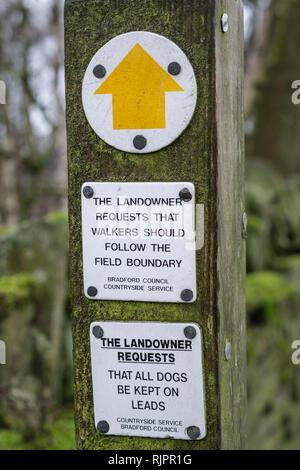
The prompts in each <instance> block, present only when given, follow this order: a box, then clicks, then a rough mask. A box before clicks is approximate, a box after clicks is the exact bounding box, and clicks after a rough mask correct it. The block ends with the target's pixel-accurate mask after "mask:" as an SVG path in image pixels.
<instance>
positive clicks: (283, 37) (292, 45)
mask: <svg viewBox="0 0 300 470" xmlns="http://www.w3.org/2000/svg"><path fill="white" fill-rule="evenodd" d="M267 13H268V16H269V18H268V20H267V23H269V26H268V27H267V28H266V27H265V28H264V32H263V34H262V33H261V37H260V38H259V37H258V38H257V40H258V50H256V62H255V61H253V57H254V56H253V53H252V54H250V55H249V59H248V69H249V74H248V78H247V79H248V83H247V84H248V88H246V104H247V108H248V122H250V124H251V123H252V125H253V126H254V127H253V132H252V133H251V134H250V135H249V136H248V137H247V150H248V155H250V156H255V157H259V158H263V159H266V160H269V161H271V162H273V163H275V165H276V166H277V168H278V169H279V170H280V171H281V172H282V173H283V174H288V173H291V172H295V171H300V139H299V134H300V107H299V106H296V105H294V104H293V103H292V101H291V95H292V91H293V90H292V88H291V86H292V82H293V81H294V80H299V79H300V56H299V44H300V27H299V25H300V2H299V0H272V2H271V4H270V7H269V10H268V11H267ZM265 25H266V24H265ZM251 61H252V62H251ZM253 76H254V80H253ZM255 81H256V85H255V97H254V99H253V100H252V99H251V84H253V82H255ZM249 82H250V85H249ZM249 96H250V98H249ZM251 101H252V103H251Z"/></svg>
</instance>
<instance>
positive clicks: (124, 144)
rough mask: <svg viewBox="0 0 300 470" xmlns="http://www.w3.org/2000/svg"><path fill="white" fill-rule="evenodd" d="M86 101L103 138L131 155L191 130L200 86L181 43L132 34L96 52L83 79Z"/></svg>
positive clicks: (89, 116)
mask: <svg viewBox="0 0 300 470" xmlns="http://www.w3.org/2000/svg"><path fill="white" fill-rule="evenodd" d="M82 101H83V107H84V111H85V114H86V117H87V119H88V121H89V123H90V125H91V127H92V128H93V129H94V131H95V132H96V134H98V136H99V137H101V139H103V140H104V141H105V142H107V143H108V144H110V145H112V146H113V147H115V148H117V149H120V150H123V151H126V152H132V153H149V152H154V151H156V150H159V149H161V148H163V147H165V146H166V145H169V144H170V143H171V142H173V141H174V140H175V139H176V138H177V137H178V136H179V135H180V134H181V133H182V132H183V131H184V129H185V128H186V127H187V125H188V124H189V122H190V120H191V118H192V116H193V113H194V110H195V106H196V101H197V84H196V79H195V74H194V71H193V68H192V66H191V64H190V62H189V60H188V58H187V57H186V55H185V54H184V53H183V52H182V50H181V49H180V48H179V47H178V46H176V44H174V43H173V42H172V41H170V40H169V39H167V38H165V37H163V36H159V35H158V34H154V33H149V32H143V31H138V32H131V33H126V34H122V35H120V36H117V37H115V38H114V39H112V40H111V41H109V42H108V43H107V44H105V45H104V46H103V47H102V48H101V49H99V50H98V52H96V54H95V55H94V57H93V58H92V60H91V62H90V64H89V65H88V68H87V70H86V73H85V76H84V79H83V84H82Z"/></svg>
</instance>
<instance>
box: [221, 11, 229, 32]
mask: <svg viewBox="0 0 300 470" xmlns="http://www.w3.org/2000/svg"><path fill="white" fill-rule="evenodd" d="M221 23H222V31H223V33H227V31H228V29H229V16H228V15H227V13H224V14H223V15H222V19H221Z"/></svg>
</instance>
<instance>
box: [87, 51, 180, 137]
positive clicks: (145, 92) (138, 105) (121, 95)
mask: <svg viewBox="0 0 300 470" xmlns="http://www.w3.org/2000/svg"><path fill="white" fill-rule="evenodd" d="M168 91H183V89H182V88H181V87H180V86H179V85H178V83H177V82H175V80H173V78H172V77H170V75H169V74H168V73H167V72H166V71H165V70H164V69H163V68H162V67H161V66H160V65H159V64H158V63H157V62H156V61H155V60H154V59H153V58H152V57H151V56H150V55H149V54H148V52H146V51H145V49H143V48H142V47H141V46H140V45H139V44H136V45H135V46H134V47H133V49H131V51H130V52H129V53H128V54H127V56H126V57H125V58H124V59H123V60H122V62H120V64H119V65H118V66H117V67H116V68H115V69H114V70H113V72H112V73H111V74H110V75H109V77H107V79H106V80H105V81H104V82H103V83H102V85H100V87H99V88H98V89H97V90H96V91H95V95H107V94H109V95H112V105H113V128H114V129H116V130H119V129H164V128H165V127H166V112H165V93H166V92H168Z"/></svg>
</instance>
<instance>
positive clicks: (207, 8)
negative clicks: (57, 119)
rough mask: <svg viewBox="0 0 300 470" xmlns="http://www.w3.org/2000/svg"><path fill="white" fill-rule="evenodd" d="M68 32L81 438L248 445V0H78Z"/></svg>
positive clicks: (93, 445) (100, 442)
mask: <svg viewBox="0 0 300 470" xmlns="http://www.w3.org/2000/svg"><path fill="white" fill-rule="evenodd" d="M65 40H66V97H67V131H68V160H69V217H70V261H71V283H70V293H71V302H72V317H73V338H74V380H75V412H76V438H77V446H78V448H82V449H111V450H119V449H135V450H139V449H166V450H167V449H177V450H180V449H182V450H184V449H189V450H191V449H217V448H244V447H245V446H246V381H245V372H246V367H245V362H246V361H245V307H244V300H245V295H244V287H245V239H244V238H245V237H244V235H243V232H244V231H245V230H244V228H243V219H245V216H244V186H243V178H244V174H243V171H244V153H243V150H244V148H243V98H242V97H243V47H242V40H243V22H242V5H241V2H240V1H239V0H216V1H215V2H207V1H206V0H198V1H197V2H195V1H194V0H182V1H176V2H174V1H171V0H168V1H166V2H161V0H151V1H150V2H149V1H148V0H127V1H126V2H125V1H121V2H115V1H112V0H105V1H103V2H98V1H95V0H82V1H76V0H67V1H66V9H65ZM203 208H204V222H203V220H201V221H200V220H197V216H198V214H202V213H203ZM202 225H203V227H204V233H200V232H199V229H198V228H199V227H201V226H202ZM203 240H204V242H203Z"/></svg>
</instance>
